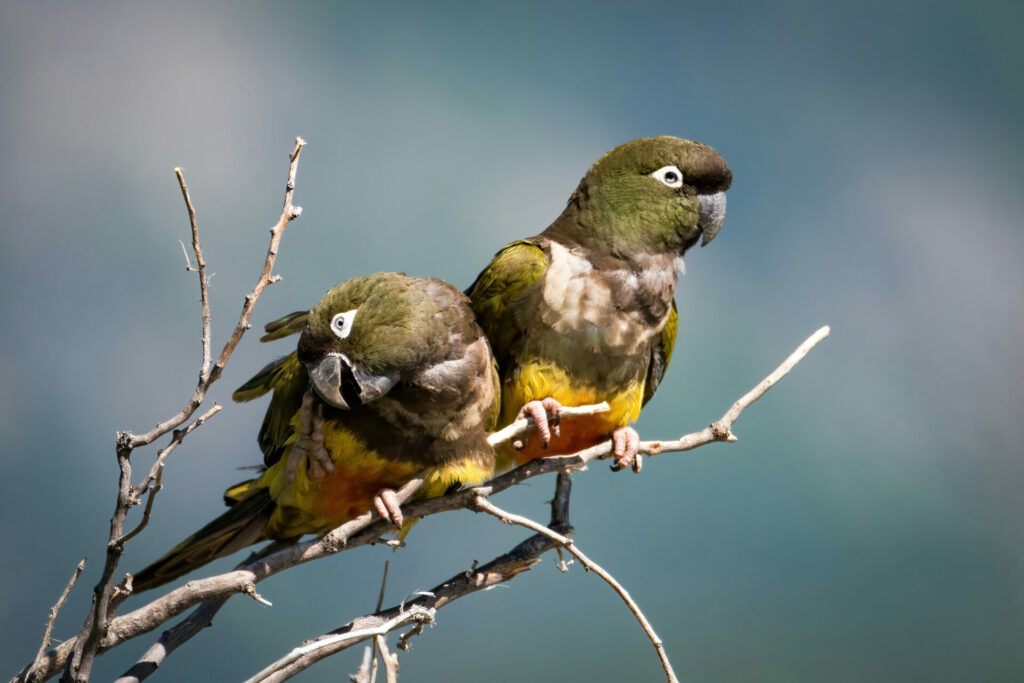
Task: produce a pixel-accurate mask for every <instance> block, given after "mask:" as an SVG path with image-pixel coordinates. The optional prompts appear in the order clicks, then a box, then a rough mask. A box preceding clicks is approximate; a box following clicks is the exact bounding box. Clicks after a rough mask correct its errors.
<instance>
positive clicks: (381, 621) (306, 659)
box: [250, 472, 572, 683]
mask: <svg viewBox="0 0 1024 683" xmlns="http://www.w3.org/2000/svg"><path fill="white" fill-rule="evenodd" d="M571 493H572V479H571V478H570V476H569V473H568V472H560V473H559V474H558V478H557V480H556V483H555V495H554V498H552V500H551V525H550V530H555V531H556V532H558V533H561V534H569V533H572V527H571V526H570V525H569V497H570V494H571ZM545 531H549V529H545ZM556 546H557V541H555V540H554V539H553V538H552V537H551V536H550V535H549V534H547V533H538V534H535V535H534V536H531V537H530V538H528V539H526V540H525V541H523V542H522V543H520V544H519V545H517V546H516V547H515V548H513V549H512V550H510V551H509V552H507V553H505V554H504V555H501V556H500V557H497V558H495V559H494V560H492V561H490V562H488V563H487V564H485V565H483V566H479V567H478V566H476V563H474V566H473V567H471V568H470V569H469V570H467V571H464V572H460V573H458V574H456V575H455V576H453V577H452V578H450V579H448V580H447V581H445V582H444V583H442V584H439V585H437V586H435V587H434V588H433V589H431V590H429V591H423V592H421V593H419V594H418V595H417V597H416V598H415V599H414V600H411V601H408V602H406V601H403V602H401V603H399V604H398V605H395V606H394V607H391V608H389V609H387V610H385V611H383V612H381V611H380V610H379V609H378V610H377V612H376V613H375V614H368V615H366V616H362V617H358V618H356V619H353V620H352V621H350V622H349V623H347V624H345V625H344V626H342V627H340V628H338V629H335V630H334V631H332V632H331V633H327V634H324V635H322V636H319V637H318V638H316V639H314V640H313V641H311V642H309V643H307V644H306V645H305V646H304V647H305V648H306V650H307V651H306V652H305V653H304V654H301V655H300V656H298V657H293V655H294V654H295V652H296V650H293V651H292V653H290V654H289V655H287V656H285V657H283V658H282V659H279V660H277V661H276V662H274V663H273V664H271V665H270V666H268V667H266V668H264V669H263V670H262V671H261V672H260V673H259V674H257V675H256V676H255V677H253V678H252V679H250V681H267V682H268V683H269V682H271V681H273V682H274V683H277V682H279V681H284V680H287V679H289V678H291V677H293V676H295V675H296V674H298V673H300V672H302V671H304V670H306V669H307V668H309V667H310V666H312V665H313V664H315V663H317V662H319V661H320V660H322V659H325V658H327V657H329V656H331V655H333V654H336V653H338V652H341V651H342V650H345V649H347V648H349V647H352V646H353V645H356V644H357V643H358V642H360V640H365V638H367V637H368V636H366V635H362V634H366V633H367V632H369V631H371V630H373V629H381V628H382V626H383V625H386V624H390V623H393V622H394V620H395V619H396V618H397V617H399V616H401V615H402V614H405V613H407V612H408V611H411V610H415V609H422V610H426V611H427V612H428V613H429V614H430V615H431V620H430V622H427V621H425V620H424V621H422V622H420V623H418V624H417V625H416V626H415V627H414V629H413V631H414V632H415V633H418V632H419V631H420V630H422V627H423V624H424V623H433V617H434V615H436V613H437V610H439V609H441V608H442V607H444V606H445V605H448V604H450V603H452V602H453V601H455V600H457V599H459V598H461V597H463V596H466V595H469V594H471V593H475V592H477V591H480V590H486V589H488V588H491V587H492V586H496V585H498V584H499V583H504V582H505V581H509V580H511V579H513V578H515V577H516V576H517V575H519V574H521V573H522V572H524V571H527V570H529V569H531V568H532V567H533V566H534V565H536V564H537V563H538V562H540V555H542V554H543V553H544V552H546V551H548V550H550V549H551V548H554V547H556ZM399 627H400V626H397V625H396V626H395V627H394V628H399ZM383 632H385V631H382V633H383ZM356 634H360V640H356V639H355V638H354V636H355V635H356ZM413 634H414V633H406V634H405V635H403V636H402V637H401V638H400V639H399V644H398V647H399V648H401V649H403V650H405V649H408V642H407V641H408V638H409V637H410V635H413ZM367 650H369V648H367ZM362 669H363V667H360V671H362ZM396 675H397V674H396ZM260 676H264V678H260ZM389 680H390V679H389Z"/></svg>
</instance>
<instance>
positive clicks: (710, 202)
mask: <svg viewBox="0 0 1024 683" xmlns="http://www.w3.org/2000/svg"><path fill="white" fill-rule="evenodd" d="M697 199H698V200H699V201H700V217H699V218H698V220H697V227H699V228H700V231H701V232H702V233H704V238H703V239H702V240H701V242H700V246H702V247H703V246H705V245H707V244H710V243H711V240H713V239H715V235H717V234H718V231H719V230H721V229H722V222H723V221H725V192H724V191H722V192H716V193H715V194H699V195H697Z"/></svg>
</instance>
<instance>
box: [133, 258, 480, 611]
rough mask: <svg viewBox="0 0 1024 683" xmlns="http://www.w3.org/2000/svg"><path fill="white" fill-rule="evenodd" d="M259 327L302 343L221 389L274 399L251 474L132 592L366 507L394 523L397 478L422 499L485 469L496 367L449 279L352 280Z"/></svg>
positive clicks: (330, 524) (329, 524) (328, 525)
mask: <svg viewBox="0 0 1024 683" xmlns="http://www.w3.org/2000/svg"><path fill="white" fill-rule="evenodd" d="M266 330H267V335H266V336H265V337H264V338H263V339H264V340H273V339H279V338H282V337H285V336H288V335H290V334H294V333H296V332H301V334H300V337H299V340H298V344H297V348H296V350H295V351H294V352H292V353H291V354H289V355H287V356H285V357H284V358H281V359H279V360H277V361H274V362H272V363H270V364H269V365H267V366H266V367H265V368H263V369H262V370H261V371H260V372H259V373H258V374H257V375H256V376H255V377H253V378H252V379H251V380H249V381H248V382H246V383H245V384H244V385H243V386H242V387H240V388H239V389H238V390H237V391H235V393H234V394H233V398H234V399H235V400H237V401H249V400H252V399H254V398H257V397H259V396H262V395H264V394H266V393H267V392H270V391H272V392H273V394H272V397H271V401H270V405H269V407H268V409H267V413H266V415H265V418H264V421H263V425H262V427H261V430H260V436H259V443H260V448H261V450H262V451H263V455H264V464H263V472H262V474H261V475H260V476H258V477H256V478H255V479H250V480H248V481H244V482H242V483H240V484H237V485H235V486H232V487H230V488H229V489H228V490H227V491H226V492H225V494H224V499H225V502H226V503H227V504H228V505H229V506H230V507H229V508H228V510H227V512H225V513H224V514H222V515H221V516H220V517H218V518H216V519H214V520H213V521H212V522H210V523H209V524H207V525H206V526H204V527H203V528H201V529H200V530H199V531H197V532H196V533H195V534H193V535H192V536H190V537H189V538H187V539H186V540H185V541H183V542H182V543H180V544H179V545H178V546H176V547H175V548H173V549H172V550H171V551H170V552H168V553H167V554H166V555H165V556H163V557H162V558H160V559H159V560H157V561H156V562H155V563H153V564H152V565H150V566H148V567H146V568H145V569H143V570H142V571H141V572H139V573H138V574H136V575H135V576H134V578H133V590H134V591H135V592H139V591H142V590H147V589H150V588H154V587H157V586H160V585H162V584H164V583H167V582H168V581H172V580H174V579H176V578H178V577H179V576H182V575H184V574H186V573H188V572H190V571H192V570H193V569H196V568H198V567H200V566H202V565H204V564H206V563H207V562H210V561H212V560H214V559H216V558H219V557H223V556H226V555H229V554H232V553H234V552H236V551H237V550H240V549H241V548H243V547H246V546H249V545H252V544H255V543H258V542H261V541H265V540H272V541H284V542H290V541H291V542H294V541H297V540H298V538H299V537H301V536H303V535H305V534H323V533H326V532H327V531H329V530H331V529H333V528H335V527H337V526H340V525H341V524H343V523H344V522H346V521H348V520H350V519H352V518H354V517H357V516H358V515H360V514H362V513H364V512H366V511H368V510H371V509H373V508H376V509H377V511H378V512H379V513H380V514H381V516H382V517H385V518H389V519H390V520H391V521H392V522H393V523H394V524H395V525H396V526H399V527H402V526H403V521H404V520H403V517H402V514H401V509H400V507H399V504H398V499H397V497H396V495H395V489H397V488H400V487H401V486H402V485H404V484H405V483H407V482H408V481H409V480H411V479H413V478H415V477H422V478H423V479H424V484H423V485H422V486H421V487H420V489H419V490H418V491H417V492H416V494H415V497H416V498H418V499H423V498H430V497H436V496H439V495H443V494H444V493H446V492H448V491H450V490H455V489H457V488H459V487H461V486H463V485H471V484H476V483H479V482H481V481H483V480H485V479H487V478H488V477H489V476H491V474H492V473H493V471H494V451H493V448H492V447H491V446H490V445H489V444H488V441H487V436H488V434H489V433H490V432H491V431H492V430H493V429H494V427H495V423H496V421H497V418H498V410H499V405H498V400H499V396H500V392H499V385H498V375H497V366H496V363H495V361H494V357H493V355H492V354H491V350H490V346H489V343H488V341H487V339H486V337H485V336H484V334H483V331H482V330H481V329H480V327H479V326H478V325H477V324H476V322H475V318H474V316H473V312H472V311H471V310H470V308H469V300H468V299H467V298H466V296H465V295H464V294H463V293H462V292H460V291H458V290H457V289H455V288H454V287H452V286H451V285H450V284H448V283H446V282H444V281H443V280H439V279H437V278H413V277H409V276H406V275H404V274H399V273H377V274H375V275H370V276H366V277H359V278H354V279H351V280H348V281H347V282H344V283H342V284H340V285H338V286H336V287H334V288H332V289H331V290H329V291H328V292H327V293H326V294H325V295H324V297H323V299H322V300H321V301H320V302H319V303H318V304H317V305H316V306H314V307H313V308H312V309H310V310H309V311H302V312H299V313H293V314H291V315H289V316H286V317H284V318H282V319H280V320H277V321H274V322H273V323H270V324H268V325H267V327H266ZM404 531H407V528H406V529H404Z"/></svg>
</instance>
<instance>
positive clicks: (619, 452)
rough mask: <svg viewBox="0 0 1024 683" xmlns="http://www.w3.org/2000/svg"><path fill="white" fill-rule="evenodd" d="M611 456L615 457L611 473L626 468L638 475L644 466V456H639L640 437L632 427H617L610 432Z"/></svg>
mask: <svg viewBox="0 0 1024 683" xmlns="http://www.w3.org/2000/svg"><path fill="white" fill-rule="evenodd" d="M612 444H613V449H612V454H613V455H614V456H615V464H614V465H612V471H613V472H618V471H619V470H624V469H626V468H627V467H629V468H631V469H632V470H633V471H634V472H635V473H637V474H640V469H641V468H642V467H643V466H644V456H643V455H641V454H640V435H639V434H637V433H636V430H635V429H633V428H632V427H619V428H618V429H616V430H615V431H614V432H612Z"/></svg>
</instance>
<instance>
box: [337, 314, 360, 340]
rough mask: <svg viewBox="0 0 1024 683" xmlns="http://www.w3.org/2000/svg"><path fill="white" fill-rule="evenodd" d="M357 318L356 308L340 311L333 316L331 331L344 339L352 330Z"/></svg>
mask: <svg viewBox="0 0 1024 683" xmlns="http://www.w3.org/2000/svg"><path fill="white" fill-rule="evenodd" d="M355 319H356V311H355V310H351V311H345V312H344V313H338V314H336V315H335V316H334V317H333V318H331V331H332V332H334V334H336V335H338V339H344V338H345V337H347V336H348V335H349V334H350V333H351V332H352V322H353V321H354V320H355Z"/></svg>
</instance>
